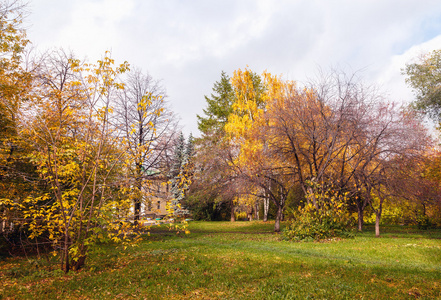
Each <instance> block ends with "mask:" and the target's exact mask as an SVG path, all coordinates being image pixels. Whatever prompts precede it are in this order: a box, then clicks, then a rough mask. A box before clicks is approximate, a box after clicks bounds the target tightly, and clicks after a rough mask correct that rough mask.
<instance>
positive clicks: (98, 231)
mask: <svg viewBox="0 0 441 300" xmlns="http://www.w3.org/2000/svg"><path fill="white" fill-rule="evenodd" d="M127 69H128V64H127V63H123V64H121V65H118V66H116V67H115V66H114V61H113V60H112V59H111V58H110V56H109V53H106V55H105V56H104V58H103V59H102V60H99V61H98V62H97V64H85V63H81V62H80V61H79V60H76V59H74V58H73V57H72V56H71V55H67V54H65V53H64V52H54V53H53V54H51V55H49V56H48V57H46V58H45V59H44V61H43V62H42V64H41V68H40V73H39V74H38V78H37V80H38V86H36V87H35V89H34V91H33V97H32V105H30V106H29V107H28V109H27V110H26V111H25V113H26V114H25V117H26V118H25V120H26V124H25V125H26V127H25V130H24V131H23V134H24V135H25V137H26V138H27V141H28V143H29V144H30V147H31V148H32V154H31V157H32V162H33V163H34V164H35V166H36V167H37V170H38V173H39V175H40V177H41V178H42V179H43V180H44V181H45V182H46V184H47V185H48V187H49V188H48V191H47V192H46V193H43V194H37V193H35V194H33V195H31V196H29V197H28V198H27V199H26V200H25V205H26V207H24V210H25V217H26V218H28V219H29V226H30V231H31V237H37V236H39V235H41V234H43V233H44V232H47V233H48V236H49V239H50V240H51V241H52V242H53V244H54V247H55V248H58V249H60V251H61V267H62V269H63V270H64V271H65V272H68V271H69V270H70V269H71V268H73V269H79V268H80V267H81V266H82V265H83V264H84V263H85V259H86V257H87V254H88V252H89V251H90V249H91V247H92V246H93V245H94V243H95V242H97V241H105V240H109V239H112V240H114V241H121V239H125V238H127V233H128V230H129V227H128V223H125V220H124V219H121V220H117V219H116V218H115V216H116V210H118V209H124V208H125V207H126V206H127V201H120V202H118V201H115V200H114V197H113V195H112V189H113V188H114V187H115V186H116V185H117V184H115V181H114V180H115V178H116V176H115V172H114V171H115V170H116V168H117V167H118V166H119V163H120V162H121V160H122V158H123V157H124V154H125V151H123V149H122V148H121V147H122V145H123V143H121V140H120V138H119V137H118V136H117V134H116V133H117V132H116V129H115V127H114V126H113V125H112V124H111V123H110V120H111V117H110V116H111V114H112V101H113V99H114V93H115V91H116V90H118V89H121V88H123V85H122V84H121V82H119V81H118V80H117V77H118V75H119V74H122V73H124V72H125V71H126V70H127Z"/></svg>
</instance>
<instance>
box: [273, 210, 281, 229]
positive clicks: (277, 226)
mask: <svg viewBox="0 0 441 300" xmlns="http://www.w3.org/2000/svg"><path fill="white" fill-rule="evenodd" d="M282 215H283V211H282V206H281V205H278V206H277V214H276V221H275V223H274V231H275V232H280V221H281V220H282Z"/></svg>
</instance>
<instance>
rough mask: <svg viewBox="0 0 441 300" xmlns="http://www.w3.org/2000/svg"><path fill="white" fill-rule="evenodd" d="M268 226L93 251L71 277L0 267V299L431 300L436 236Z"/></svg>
mask: <svg viewBox="0 0 441 300" xmlns="http://www.w3.org/2000/svg"><path fill="white" fill-rule="evenodd" d="M273 226H274V223H263V222H259V221H254V222H235V223H230V222H191V223H190V228H189V229H190V231H191V234H189V235H183V234H179V235H177V234H176V233H172V232H168V231H166V230H164V229H165V228H163V227H162V228H155V229H152V233H151V235H150V236H145V238H144V241H143V242H142V243H140V245H139V246H137V247H134V248H130V249H127V250H126V251H122V250H121V249H119V248H118V247H116V246H115V245H103V246H102V247H101V248H100V251H97V252H96V253H94V254H93V255H92V256H91V257H90V258H89V259H88V260H87V261H86V263H87V266H86V267H85V268H84V269H82V270H80V271H79V272H70V273H69V274H67V275H64V274H63V273H62V272H61V271H59V270H58V269H57V268H58V266H57V265H55V264H54V263H53V262H51V261H50V260H49V261H47V260H44V259H42V260H36V259H32V258H28V259H24V258H20V259H19V258H9V259H6V260H3V261H0V282H1V284H0V299H9V298H11V299H58V298H59V299H415V298H418V299H441V230H427V231H419V230H416V229H415V228H410V227H400V226H389V227H382V231H383V233H382V237H381V238H375V237H374V231H373V228H371V227H368V228H367V230H366V231H365V232H363V233H360V234H357V236H356V237H355V238H354V239H348V240H339V241H333V242H326V243H315V242H308V243H291V242H286V241H282V240H281V239H280V236H279V235H277V234H274V233H273V232H272V229H273Z"/></svg>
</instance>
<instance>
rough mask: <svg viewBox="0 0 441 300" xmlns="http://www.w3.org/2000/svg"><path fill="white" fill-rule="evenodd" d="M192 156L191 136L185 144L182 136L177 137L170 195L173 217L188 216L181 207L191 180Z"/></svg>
mask: <svg viewBox="0 0 441 300" xmlns="http://www.w3.org/2000/svg"><path fill="white" fill-rule="evenodd" d="M193 154H194V145H193V136H192V135H191V134H190V136H189V138H188V140H187V142H185V138H184V135H183V134H182V132H181V134H180V135H179V137H178V139H177V141H176V146H175V151H174V157H173V166H172V170H171V172H170V175H171V193H172V195H173V200H172V203H171V205H172V208H173V211H174V214H175V215H184V214H188V211H187V210H185V209H183V208H182V207H181V203H182V200H183V199H184V198H185V194H186V192H187V190H188V189H189V186H190V183H191V180H190V177H191V172H190V169H191V161H192V157H193Z"/></svg>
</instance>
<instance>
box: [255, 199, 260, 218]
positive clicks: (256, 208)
mask: <svg viewBox="0 0 441 300" xmlns="http://www.w3.org/2000/svg"><path fill="white" fill-rule="evenodd" d="M259 204H260V203H259V201H256V204H255V205H254V219H255V220H259Z"/></svg>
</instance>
